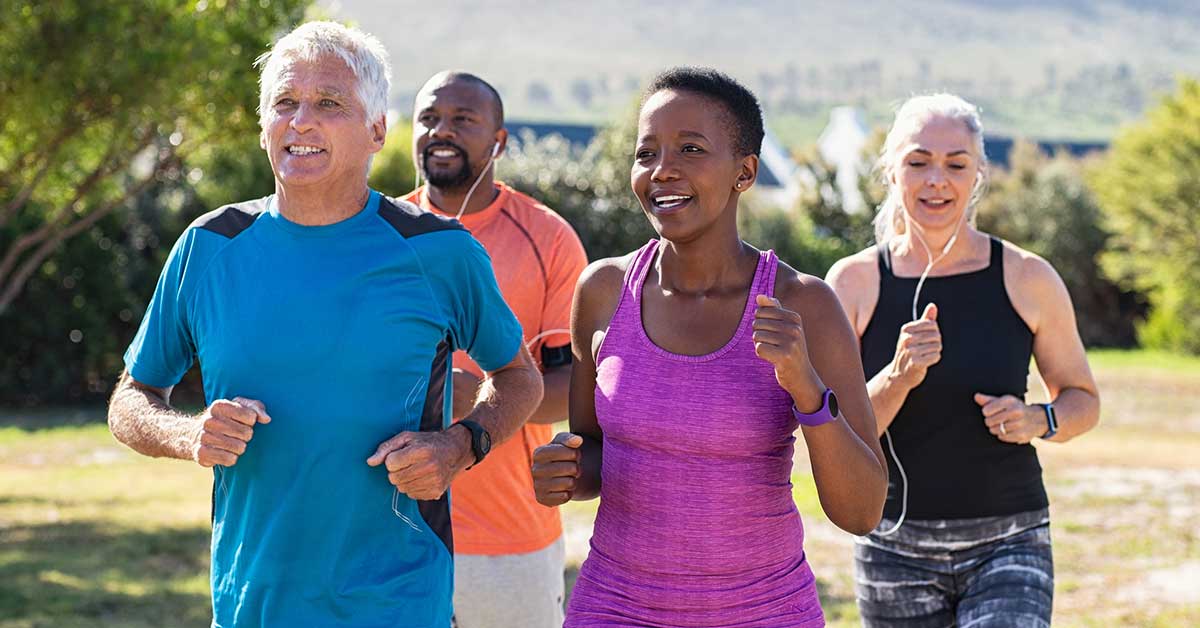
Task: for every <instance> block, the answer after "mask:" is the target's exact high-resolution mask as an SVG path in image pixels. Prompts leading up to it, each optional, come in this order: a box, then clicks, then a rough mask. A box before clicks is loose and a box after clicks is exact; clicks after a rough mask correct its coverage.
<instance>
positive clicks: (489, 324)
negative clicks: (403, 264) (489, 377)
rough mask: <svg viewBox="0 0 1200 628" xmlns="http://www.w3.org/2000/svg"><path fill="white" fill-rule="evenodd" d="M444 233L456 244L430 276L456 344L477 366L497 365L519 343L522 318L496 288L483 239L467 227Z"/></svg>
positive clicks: (508, 359)
mask: <svg viewBox="0 0 1200 628" xmlns="http://www.w3.org/2000/svg"><path fill="white" fill-rule="evenodd" d="M447 235H448V236H449V237H450V238H452V240H451V246H453V249H454V250H453V251H447V253H448V254H447V255H446V256H445V257H444V258H443V259H445V260H446V261H448V262H450V263H449V264H445V263H442V264H439V266H438V270H437V271H435V272H433V273H431V277H432V279H433V281H434V282H435V284H436V285H437V286H438V287H439V289H440V292H442V294H443V295H444V297H443V299H442V301H443V303H444V304H445V305H446V307H447V308H448V310H449V311H448V312H447V315H448V317H449V319H450V327H451V332H452V333H453V334H454V338H455V341H456V344H457V346H456V347H455V348H457V349H462V350H464V351H466V352H467V355H469V356H471V359H472V360H474V361H475V363H476V364H478V365H479V368H481V369H483V370H485V371H495V370H497V369H499V368H501V367H503V366H504V365H506V364H508V363H509V362H512V360H513V358H514V357H516V355H517V350H518V349H520V348H521V343H522V341H523V337H522V335H521V323H520V322H519V321H517V317H516V315H514V314H513V312H512V310H511V309H510V308H509V307H508V304H507V303H505V302H504V297H503V295H501V294H500V286H499V285H497V283H496V274H495V271H493V270H492V259H491V258H490V257H489V256H488V254H487V251H485V250H484V248H483V245H481V244H479V242H478V241H477V240H476V239H475V238H474V237H472V236H471V235H469V234H468V233H467V232H465V231H457V232H449V233H448V234H447ZM425 237H428V236H425ZM443 269H445V270H447V271H448V272H442V270H443Z"/></svg>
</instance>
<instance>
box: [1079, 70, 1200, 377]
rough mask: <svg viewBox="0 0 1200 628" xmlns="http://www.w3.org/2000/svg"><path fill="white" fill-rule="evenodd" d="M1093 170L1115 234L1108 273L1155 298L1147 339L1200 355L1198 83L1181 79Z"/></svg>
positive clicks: (1143, 334)
mask: <svg viewBox="0 0 1200 628" xmlns="http://www.w3.org/2000/svg"><path fill="white" fill-rule="evenodd" d="M1090 175H1091V176H1090V179H1089V180H1090V182H1091V184H1092V188H1093V189H1094V190H1095V194H1096V198H1097V200H1098V201H1099V204H1100V207H1101V209H1102V210H1103V212H1104V218H1105V224H1106V226H1107V228H1108V230H1109V231H1110V232H1111V233H1112V238H1111V240H1110V246H1109V249H1108V250H1107V251H1106V252H1105V253H1104V254H1103V255H1102V256H1101V264H1102V266H1103V268H1104V271H1105V273H1106V274H1107V275H1108V276H1110V277H1112V278H1113V279H1115V280H1117V281H1119V282H1121V284H1122V285H1123V286H1128V287H1130V288H1133V289H1137V290H1141V291H1145V292H1146V293H1147V295H1148V298H1149V302H1150V307H1151V311H1150V317H1149V319H1148V320H1147V321H1146V323H1145V324H1144V325H1143V326H1142V327H1141V328H1140V329H1139V337H1140V339H1141V341H1142V342H1143V343H1144V344H1145V346H1147V347H1153V348H1162V349H1168V350H1172V351H1180V352H1187V353H1192V354H1200V80H1196V79H1182V80H1180V82H1179V85H1178V88H1177V89H1176V91H1175V93H1174V94H1172V95H1170V96H1167V97H1166V98H1164V99H1163V100H1162V102H1161V103H1160V104H1159V105H1158V106H1157V107H1155V108H1154V109H1152V110H1151V111H1150V112H1148V113H1147V115H1146V119H1145V121H1144V122H1142V123H1140V124H1137V125H1134V126H1130V127H1128V128H1127V129H1126V130H1125V131H1124V132H1122V133H1121V134H1120V135H1119V136H1118V137H1117V139H1116V141H1115V142H1114V143H1113V147H1112V149H1111V151H1110V152H1109V154H1108V157H1107V158H1106V159H1105V160H1104V161H1103V162H1102V163H1100V164H1098V165H1097V167H1095V168H1094V169H1093V170H1092V171H1091V173H1090Z"/></svg>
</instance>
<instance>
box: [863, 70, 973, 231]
mask: <svg viewBox="0 0 1200 628" xmlns="http://www.w3.org/2000/svg"><path fill="white" fill-rule="evenodd" d="M933 118H948V119H950V120H956V121H958V122H962V123H963V125H964V126H966V128H967V131H968V132H969V133H970V134H971V140H972V144H973V145H974V146H973V148H974V149H975V159H976V160H977V163H978V164H979V174H978V175H977V176H976V178H975V187H974V188H973V189H972V190H971V198H970V199H969V200H968V201H967V207H966V210H965V211H966V212H967V216H966V218H967V222H968V224H970V225H971V226H972V227H974V226H975V210H976V204H977V203H978V202H979V199H980V198H982V197H983V193H984V192H985V191H986V190H987V155H986V154H985V153H984V152H983V122H982V121H981V120H980V119H979V108H978V107H976V106H975V105H972V104H971V103H969V102H967V101H966V100H963V99H962V98H960V97H958V96H955V95H954V94H947V93H938V94H928V95H924V96H913V97H912V98H909V99H908V100H907V101H905V102H904V104H903V105H901V106H900V108H899V109H898V110H896V119H895V121H893V122H892V128H891V129H890V130H889V131H888V134H887V139H885V140H884V142H883V150H881V151H880V152H879V161H878V162H876V164H875V168H876V170H877V172H878V173H879V176H880V177H881V178H882V180H883V184H884V185H885V186H886V187H887V191H888V193H887V198H885V199H884V200H883V203H882V204H880V205H879V211H878V213H876V214H875V241H876V242H877V243H879V244H883V243H885V242H887V241H888V240H891V239H892V238H893V237H895V236H897V235H900V234H902V233H904V230H905V223H904V214H905V212H904V208H903V203H904V199H903V198H901V195H900V190H899V189H897V185H896V184H895V183H893V182H892V174H893V173H895V171H896V168H897V166H898V165H899V164H898V160H899V158H900V157H901V156H902V155H900V154H898V153H899V152H900V149H901V147H902V146H903V144H904V142H906V141H907V140H908V139H909V138H911V137H912V135H913V134H914V133H916V132H917V131H918V130H919V129H920V128H921V127H922V126H924V125H925V123H927V122H929V120H931V119H933Z"/></svg>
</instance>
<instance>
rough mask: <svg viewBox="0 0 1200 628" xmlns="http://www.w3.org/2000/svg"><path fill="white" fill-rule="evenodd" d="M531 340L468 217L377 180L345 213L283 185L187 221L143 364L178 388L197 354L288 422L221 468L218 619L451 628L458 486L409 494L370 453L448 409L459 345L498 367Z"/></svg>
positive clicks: (217, 479) (228, 387) (261, 434)
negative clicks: (362, 201) (391, 193)
mask: <svg viewBox="0 0 1200 628" xmlns="http://www.w3.org/2000/svg"><path fill="white" fill-rule="evenodd" d="M521 337H522V336H521V328H520V324H519V323H518V322H517V319H516V318H515V317H514V316H513V314H512V311H511V310H509V308H508V306H507V305H505V303H504V299H503V297H502V296H501V295H500V291H499V289H498V288H497V286H496V279H495V275H494V274H493V272H492V266H491V260H490V259H489V258H488V255H487V253H486V252H485V251H484V249H483V247H482V246H480V245H479V243H478V242H476V241H475V239H474V238H473V237H471V235H470V234H469V233H468V232H467V231H466V230H464V229H463V227H462V226H461V225H460V224H459V223H458V222H456V221H453V220H448V219H445V218H441V217H438V216H435V215H433V214H430V213H426V212H423V211H421V210H420V209H418V208H417V207H416V206H414V205H412V204H410V203H407V202H404V201H398V200H393V199H387V198H383V197H381V196H380V195H379V193H377V192H374V191H372V192H371V194H370V197H369V200H368V201H367V204H366V206H365V207H364V208H363V209H362V210H361V211H360V212H359V213H357V214H356V215H354V216H353V217H351V218H348V219H346V220H343V221H341V222H338V223H335V224H332V225H326V226H318V227H309V226H301V225H298V224H295V223H293V222H290V221H288V220H287V219H286V218H284V217H283V216H281V215H280V214H279V211H278V208H277V206H276V203H275V199H274V197H273V196H268V197H266V198H263V199H259V200H256V201H250V202H246V203H240V204H237V205H231V206H226V207H222V208H220V209H218V210H216V211H214V212H210V213H208V214H206V215H204V216H202V217H201V218H199V219H198V220H196V222H194V223H193V224H192V225H191V226H190V227H188V229H187V230H186V231H185V232H184V233H183V235H182V236H180V238H179V240H178V241H177V242H176V243H175V247H174V248H173V249H172V251H171V254H170V257H169V258H168V260H167V263H166V266H165V268H164V269H163V272H162V276H161V278H160V279H159V282H158V286H157V288H156V290H155V293H154V298H153V300H152V301H151V302H150V306H149V308H148V310H147V312H146V315H145V318H144V319H143V320H142V325H141V328H140V329H139V330H138V333H137V336H136V337H135V338H134V340H133V343H132V344H131V345H130V347H129V350H128V351H127V352H126V354H125V364H126V366H127V367H128V369H129V372H130V374H131V375H132V376H133V378H134V379H135V380H137V381H139V382H142V383H144V384H148V385H150V386H157V387H167V386H173V385H174V384H176V383H178V382H179V380H180V379H181V378H182V377H183V375H184V373H185V372H186V371H187V370H188V368H190V367H191V365H192V364H193V363H194V362H195V361H196V360H197V359H198V360H199V362H200V370H201V375H202V376H203V380H204V392H205V396H206V398H207V400H208V402H209V403H211V402H212V401H214V400H217V399H232V398H233V397H239V396H240V397H248V398H251V399H258V400H260V401H262V402H263V403H264V404H265V405H266V408H267V413H268V414H270V415H271V419H272V421H271V423H269V424H259V425H257V426H256V427H255V429H254V436H253V438H252V439H251V441H250V442H249V443H248V445H247V447H246V452H245V453H244V454H243V455H242V456H241V457H240V458H239V459H238V461H237V464H236V465H234V466H232V467H228V468H225V467H216V468H214V481H213V536H212V594H213V626H218V627H224V628H231V627H233V626H237V627H238V628H244V627H250V626H271V627H274V626H286V627H296V626H354V627H359V628H368V627H376V626H378V627H380V628H382V627H384V626H386V627H387V628H396V627H413V628H425V627H430V628H434V627H436V628H446V627H447V626H448V625H449V623H450V615H451V592H452V582H453V559H452V554H453V541H452V537H451V531H450V512H449V509H450V504H449V498H448V497H447V496H443V497H442V498H441V499H440V500H436V501H428V502H425V501H423V502H416V501H414V500H412V499H409V498H408V497H407V496H405V495H402V494H399V493H398V492H397V491H396V490H395V489H394V488H393V487H392V485H391V484H389V483H388V479H387V470H386V469H385V468H384V467H382V466H380V467H368V466H367V463H366V460H367V458H368V457H369V456H370V455H371V454H372V453H374V451H375V448H376V447H377V446H378V445H379V443H381V442H383V441H384V440H386V439H388V438H390V437H392V436H394V435H396V434H397V433H399V432H403V431H418V430H421V431H433V430H441V429H443V428H444V427H445V426H446V425H447V418H448V417H450V416H451V411H450V408H451V401H452V399H451V395H450V383H451V379H450V378H449V377H447V375H448V373H449V368H450V357H451V354H452V353H453V352H454V351H455V350H456V349H463V350H466V351H467V353H468V354H470V356H471V357H472V359H474V360H475V361H476V362H478V363H479V364H480V366H481V367H482V368H484V369H485V370H496V369H498V368H500V367H502V366H504V365H506V364H508V363H509V362H510V361H512V359H513V358H514V357H515V356H516V353H517V351H518V349H519V348H520V346H521ZM393 506H394V507H395V508H396V510H398V511H399V512H400V513H401V514H402V515H404V517H405V518H407V521H406V519H405V518H401V517H399V516H397V515H396V514H394V512H393ZM410 522H411V523H410Z"/></svg>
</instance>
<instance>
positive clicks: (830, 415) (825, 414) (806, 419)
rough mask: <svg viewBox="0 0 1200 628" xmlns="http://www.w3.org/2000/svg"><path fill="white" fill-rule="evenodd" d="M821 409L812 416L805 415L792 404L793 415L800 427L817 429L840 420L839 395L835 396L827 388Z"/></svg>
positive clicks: (822, 396)
mask: <svg viewBox="0 0 1200 628" xmlns="http://www.w3.org/2000/svg"><path fill="white" fill-rule="evenodd" d="M821 398H822V401H821V409H820V410H817V411H816V412H814V413H812V414H804V413H803V412H801V411H799V410H797V409H796V404H794V403H793V404H792V414H793V415H794V416H795V417H796V420H797V421H799V422H800V425H807V426H808V427H815V426H817V425H825V424H826V423H829V422H831V421H836V420H837V418H838V400H837V395H835V394H833V389H832V388H826V389H825V394H823V395H821Z"/></svg>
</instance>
